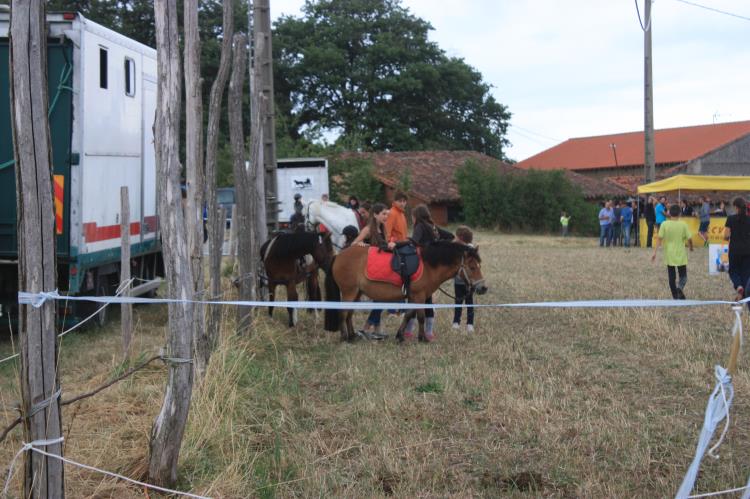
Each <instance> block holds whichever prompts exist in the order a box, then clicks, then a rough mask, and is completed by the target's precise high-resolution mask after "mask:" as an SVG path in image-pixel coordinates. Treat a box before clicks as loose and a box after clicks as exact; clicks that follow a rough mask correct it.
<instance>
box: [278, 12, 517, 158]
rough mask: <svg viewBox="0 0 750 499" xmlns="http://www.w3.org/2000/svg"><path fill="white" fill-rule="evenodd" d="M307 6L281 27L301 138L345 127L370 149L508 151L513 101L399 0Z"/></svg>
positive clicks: (282, 82)
mask: <svg viewBox="0 0 750 499" xmlns="http://www.w3.org/2000/svg"><path fill="white" fill-rule="evenodd" d="M303 12H304V14H303V16H302V17H301V18H295V17H289V16H287V17H282V18H281V19H279V20H278V21H277V22H276V24H275V29H274V34H273V36H274V37H273V49H274V64H275V68H274V69H275V71H274V76H275V78H274V85H275V92H276V103H277V106H278V108H279V112H280V113H281V114H284V115H286V116H288V119H287V120H286V131H285V132H286V134H288V135H289V136H290V137H291V138H292V139H293V140H298V139H304V138H306V139H316V138H319V137H321V136H325V135H329V134H338V136H339V140H342V141H346V142H347V143H349V144H351V143H353V142H354V143H357V144H359V147H361V148H362V149H370V150H393V151H399V150H418V149H453V150H455V149H470V150H475V151H479V152H482V153H485V154H488V155H490V156H494V157H496V158H504V154H503V147H504V146H506V145H507V144H508V141H507V139H506V137H505V135H506V131H507V127H508V120H509V119H510V113H509V112H508V110H507V108H506V107H505V106H503V105H502V104H500V103H498V102H497V101H496V100H495V99H494V97H493V96H492V95H491V94H490V85H488V84H487V83H485V82H484V81H483V79H482V75H481V74H480V73H479V72H478V71H477V70H475V69H474V68H472V67H471V66H469V65H468V64H466V63H465V62H464V61H463V60H462V59H458V58H452V57H448V56H447V55H446V54H445V52H444V51H443V50H441V49H440V48H439V47H438V46H437V45H436V44H435V43H433V42H430V41H429V40H428V33H429V31H430V30H431V29H432V27H431V26H430V24H429V23H428V22H426V21H424V20H422V19H419V18H418V17H416V16H414V15H412V14H411V13H410V12H409V10H408V9H406V8H404V7H402V6H401V4H400V0H307V2H306V4H305V6H304V8H303Z"/></svg>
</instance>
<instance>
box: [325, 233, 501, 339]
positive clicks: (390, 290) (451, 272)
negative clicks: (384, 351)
mask: <svg viewBox="0 0 750 499" xmlns="http://www.w3.org/2000/svg"><path fill="white" fill-rule="evenodd" d="M368 250H369V247H367V246H364V247H363V246H352V247H350V248H347V249H345V250H344V251H342V252H341V253H339V254H338V255H337V256H336V257H334V260H333V263H332V264H331V271H330V272H329V273H328V274H326V281H325V284H326V299H327V300H328V301H344V302H353V301H357V300H359V298H360V296H361V295H362V294H365V295H367V296H369V297H370V298H371V299H372V300H374V301H379V302H400V301H403V299H404V296H403V294H402V291H401V289H402V288H401V286H394V285H393V284H389V283H386V282H379V281H371V280H369V279H368V278H367V277H366V274H365V269H366V267H367V252H368ZM422 259H423V261H424V270H423V272H422V277H421V278H419V279H418V280H417V281H413V282H412V283H411V285H410V286H409V296H408V297H407V298H408V301H409V302H410V303H425V300H427V298H428V297H430V296H432V294H433V293H434V292H435V291H436V290H437V289H438V287H440V285H441V284H442V283H443V282H445V281H446V280H448V279H450V278H451V277H454V276H456V275H457V274H458V275H460V276H461V277H462V278H463V279H464V280H465V281H466V282H467V283H468V285H469V287H470V288H471V289H473V290H474V291H476V293H477V294H480V295H481V294H484V293H486V292H487V286H485V284H484V277H482V270H481V259H480V258H479V252H478V251H477V249H476V248H473V247H471V246H466V245H464V244H460V243H454V242H448V241H438V242H434V243H432V244H430V245H428V246H426V247H424V248H422ZM352 313H353V312H352V311H351V310H326V311H325V328H326V330H327V331H335V330H336V329H339V330H340V332H341V340H342V341H344V340H348V341H352V340H354V338H355V333H354V326H353V324H352ZM415 315H416V316H417V318H418V320H419V339H420V340H424V310H410V311H408V312H407V313H406V314H404V319H403V321H402V322H401V326H400V327H399V329H398V333H397V334H396V339H398V340H399V341H403V339H404V329H405V328H406V325H407V324H408V323H409V321H410V320H411V319H413V318H414V316H415Z"/></svg>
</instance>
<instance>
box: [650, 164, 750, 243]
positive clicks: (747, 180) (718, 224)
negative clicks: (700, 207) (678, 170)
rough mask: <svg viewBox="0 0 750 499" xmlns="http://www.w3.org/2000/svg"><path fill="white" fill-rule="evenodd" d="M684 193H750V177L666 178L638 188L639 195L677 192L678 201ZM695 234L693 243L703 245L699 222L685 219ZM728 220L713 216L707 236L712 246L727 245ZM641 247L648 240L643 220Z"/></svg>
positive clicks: (705, 176) (698, 176)
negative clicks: (725, 235)
mask: <svg viewBox="0 0 750 499" xmlns="http://www.w3.org/2000/svg"><path fill="white" fill-rule="evenodd" d="M682 191H691V192H695V191H703V192H710V191H733V192H738V191H750V177H729V176H721V175H675V176H674V177H669V178H665V179H663V180H659V181H656V182H651V183H650V184H646V185H640V186H638V194H653V193H660V194H664V193H668V192H677V199H678V200H679V199H680V197H681V196H680V195H681V193H682ZM683 220H684V221H685V222H686V223H687V224H688V227H689V228H690V232H691V233H692V234H693V242H694V243H695V244H701V243H702V242H703V240H702V239H700V237H699V236H698V220H697V219H694V218H687V219H683ZM725 221H726V218H724V217H715V216H713V215H712V218H711V224H710V225H709V229H708V231H707V236H708V239H709V241H710V242H711V243H712V244H726V242H725V241H724V238H723V233H724V222H725ZM640 231H641V238H640V239H641V245H643V243H645V239H646V235H645V234H646V223H645V221H644V220H643V219H641V223H640Z"/></svg>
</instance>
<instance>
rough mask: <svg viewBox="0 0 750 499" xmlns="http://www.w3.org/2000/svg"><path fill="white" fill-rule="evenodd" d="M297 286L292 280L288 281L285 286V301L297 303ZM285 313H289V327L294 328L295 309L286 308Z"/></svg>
mask: <svg viewBox="0 0 750 499" xmlns="http://www.w3.org/2000/svg"><path fill="white" fill-rule="evenodd" d="M298 298H299V297H298V296H297V286H296V284H295V283H294V279H292V280H291V281H289V282H288V283H287V285H286V299H287V300H288V301H297V300H298ZM286 311H287V312H288V313H289V327H294V326H295V325H296V324H297V309H296V308H287V309H286Z"/></svg>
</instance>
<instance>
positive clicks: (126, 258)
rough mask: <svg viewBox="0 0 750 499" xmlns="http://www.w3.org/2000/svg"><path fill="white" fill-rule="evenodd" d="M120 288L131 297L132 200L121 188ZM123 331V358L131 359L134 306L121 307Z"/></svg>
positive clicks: (126, 191)
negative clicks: (124, 287)
mask: <svg viewBox="0 0 750 499" xmlns="http://www.w3.org/2000/svg"><path fill="white" fill-rule="evenodd" d="M120 286H126V289H125V290H123V292H122V296H130V288H131V286H130V199H129V198H128V187H127V186H126V185H123V186H122V187H120ZM120 326H121V329H122V357H123V359H125V360H127V359H128V358H130V341H131V339H132V338H133V304H132V303H123V304H121V305H120Z"/></svg>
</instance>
